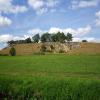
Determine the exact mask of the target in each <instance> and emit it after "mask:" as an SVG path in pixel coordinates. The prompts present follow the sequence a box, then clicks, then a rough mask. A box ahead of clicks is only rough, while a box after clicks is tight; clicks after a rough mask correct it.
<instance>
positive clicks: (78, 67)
mask: <svg viewBox="0 0 100 100" xmlns="http://www.w3.org/2000/svg"><path fill="white" fill-rule="evenodd" d="M99 93H100V55H63V54H61V55H33V56H16V57H10V56H6V57H4V56H2V57H0V97H1V98H3V99H4V100H5V99H7V100H9V99H10V100H11V99H12V100H99V99H100V96H99Z"/></svg>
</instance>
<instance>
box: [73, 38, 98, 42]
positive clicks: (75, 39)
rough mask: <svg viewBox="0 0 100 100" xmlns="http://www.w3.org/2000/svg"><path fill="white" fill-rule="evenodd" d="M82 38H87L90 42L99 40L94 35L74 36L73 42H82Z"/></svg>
mask: <svg viewBox="0 0 100 100" xmlns="http://www.w3.org/2000/svg"><path fill="white" fill-rule="evenodd" d="M82 40H87V41H88V42H96V41H97V40H96V39H95V38H94V37H82V38H73V42H81V41H82Z"/></svg>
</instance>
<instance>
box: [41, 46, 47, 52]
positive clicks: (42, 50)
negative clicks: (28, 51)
mask: <svg viewBox="0 0 100 100" xmlns="http://www.w3.org/2000/svg"><path fill="white" fill-rule="evenodd" d="M41 52H46V46H45V45H44V44H43V45H42V46H41Z"/></svg>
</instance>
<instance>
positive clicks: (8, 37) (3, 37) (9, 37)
mask: <svg viewBox="0 0 100 100" xmlns="http://www.w3.org/2000/svg"><path fill="white" fill-rule="evenodd" d="M10 40H13V36H12V35H10V34H4V35H0V43H5V42H7V41H10Z"/></svg>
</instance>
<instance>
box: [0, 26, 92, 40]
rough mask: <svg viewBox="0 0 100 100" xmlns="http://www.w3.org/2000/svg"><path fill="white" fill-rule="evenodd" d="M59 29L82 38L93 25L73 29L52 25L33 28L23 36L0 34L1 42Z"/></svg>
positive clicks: (53, 31) (22, 38)
mask: <svg viewBox="0 0 100 100" xmlns="http://www.w3.org/2000/svg"><path fill="white" fill-rule="evenodd" d="M59 31H60V32H64V33H65V34H67V33H68V32H70V33H72V34H73V36H74V37H78V38H79V37H80V38H81V36H83V37H84V36H85V35H86V34H88V33H89V32H90V31H91V27H90V26H86V27H83V28H78V29H72V28H65V29H61V28H55V27H52V28H50V29H49V30H41V29H31V30H29V31H28V34H25V35H23V36H14V35H11V34H3V35H0V42H7V41H10V40H24V39H26V38H28V37H30V38H31V37H32V36H34V35H35V34H37V33H39V34H40V35H42V34H43V33H45V32H48V33H51V34H52V33H57V32H59ZM91 39H92V38H91Z"/></svg>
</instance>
